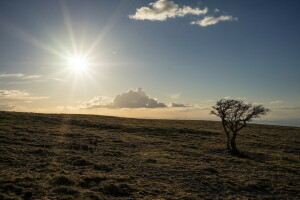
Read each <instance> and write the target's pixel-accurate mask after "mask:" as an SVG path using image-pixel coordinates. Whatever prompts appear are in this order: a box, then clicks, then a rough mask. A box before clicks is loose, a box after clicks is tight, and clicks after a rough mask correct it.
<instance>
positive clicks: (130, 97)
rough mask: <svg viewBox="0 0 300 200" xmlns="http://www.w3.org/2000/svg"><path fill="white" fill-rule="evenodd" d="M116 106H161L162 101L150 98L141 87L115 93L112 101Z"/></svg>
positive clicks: (164, 105)
mask: <svg viewBox="0 0 300 200" xmlns="http://www.w3.org/2000/svg"><path fill="white" fill-rule="evenodd" d="M112 106H113V107H116V108H163V107H167V106H166V104H164V103H159V102H158V101H157V99H154V98H151V97H150V96H148V95H147V94H146V92H145V91H144V90H143V89H142V88H138V89H137V90H129V91H127V92H123V93H122V94H119V95H117V96H116V97H115V98H114V99H113V102H112Z"/></svg>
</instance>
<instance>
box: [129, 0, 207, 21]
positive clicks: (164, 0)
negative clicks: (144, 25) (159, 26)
mask: <svg viewBox="0 0 300 200" xmlns="http://www.w3.org/2000/svg"><path fill="white" fill-rule="evenodd" d="M207 12H208V8H204V9H200V8H192V7H190V6H183V7H182V8H180V7H179V5H178V4H176V3H174V2H173V1H169V0H157V1H155V2H153V3H150V4H149V7H141V8H138V9H136V12H135V14H134V15H129V18H131V19H135V20H150V21H164V20H166V19H168V18H175V17H184V16H186V15H203V14H206V13H207Z"/></svg>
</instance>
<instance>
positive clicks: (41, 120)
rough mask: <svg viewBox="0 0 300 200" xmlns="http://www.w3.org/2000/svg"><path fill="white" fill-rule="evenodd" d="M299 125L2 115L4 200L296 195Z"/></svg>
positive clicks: (0, 163) (0, 141)
mask: <svg viewBox="0 0 300 200" xmlns="http://www.w3.org/2000/svg"><path fill="white" fill-rule="evenodd" d="M299 135H300V128H294V127H282V126H268V125H250V126H249V127H248V128H246V129H245V130H244V131H243V132H242V133H241V134H240V135H239V136H238V139H237V140H238V141H237V142H238V147H239V148H240V149H241V150H242V151H243V152H245V153H246V155H248V156H249V158H237V157H231V156H228V155H227V154H226V152H225V151H224V147H225V137H224V135H223V133H222V129H221V125H220V123H218V122H210V121H180V120H177V121H176V120H141V119H126V118H116V117H104V116H89V115H54V114H51V115H50V114H29V113H11V112H0V144H1V145H0V199H44V200H46V199H94V200H96V199H157V200H158V199H161V200H162V199H166V200H167V199H169V200H173V199H184V200H196V199H297V198H298V194H299V188H300V187H299V183H300V180H299V153H300V147H299V143H300V138H299Z"/></svg>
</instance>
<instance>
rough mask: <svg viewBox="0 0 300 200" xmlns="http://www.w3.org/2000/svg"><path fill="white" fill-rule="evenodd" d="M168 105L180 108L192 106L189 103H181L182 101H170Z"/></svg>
mask: <svg viewBox="0 0 300 200" xmlns="http://www.w3.org/2000/svg"><path fill="white" fill-rule="evenodd" d="M170 107H173V108H182V107H193V106H192V105H190V104H183V103H175V102H171V103H170Z"/></svg>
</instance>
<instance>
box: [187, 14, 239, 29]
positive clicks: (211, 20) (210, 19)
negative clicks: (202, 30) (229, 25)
mask: <svg viewBox="0 0 300 200" xmlns="http://www.w3.org/2000/svg"><path fill="white" fill-rule="evenodd" d="M237 20H238V19H237V18H236V17H232V16H230V15H221V16H219V17H212V16H206V17H204V18H203V19H201V20H197V21H192V22H191V24H194V25H199V26H202V27H205V26H210V25H214V24H217V23H219V22H222V21H237Z"/></svg>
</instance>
